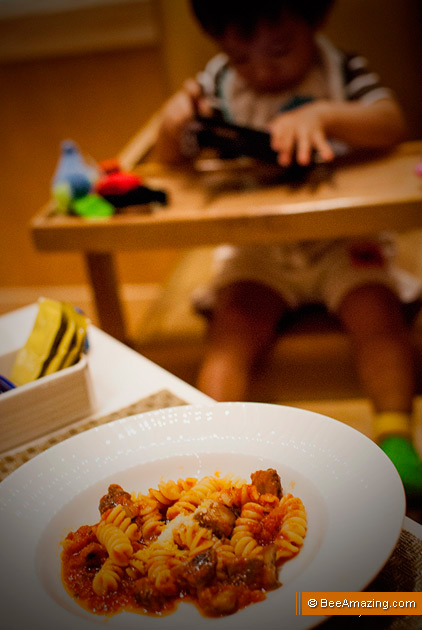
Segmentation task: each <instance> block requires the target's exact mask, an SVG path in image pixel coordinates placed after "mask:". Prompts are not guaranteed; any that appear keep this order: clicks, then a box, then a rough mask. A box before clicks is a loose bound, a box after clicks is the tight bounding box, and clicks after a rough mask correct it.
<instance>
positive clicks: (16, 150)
mask: <svg viewBox="0 0 422 630" xmlns="http://www.w3.org/2000/svg"><path fill="white" fill-rule="evenodd" d="M152 2H153V4H156V8H157V14H156V17H157V24H158V25H159V28H160V32H161V37H160V38H158V39H157V41H153V42H151V41H150V42H148V43H147V44H145V45H140V44H133V45H132V47H119V46H114V47H113V48H112V49H110V50H108V49H107V47H104V48H103V49H102V50H100V51H98V52H96V51H85V52H84V51H79V52H77V54H71V51H69V53H67V54H63V53H62V54H61V55H56V56H53V57H51V56H44V57H42V58H37V57H35V58H32V59H31V58H26V59H23V60H22V59H21V60H8V61H3V62H0V85H1V86H2V98H1V99H0V121H1V125H0V146H1V154H0V169H1V170H0V172H1V176H0V177H1V188H0V221H1V226H2V230H1V245H0V247H1V253H0V256H1V269H2V274H1V278H0V291H1V289H2V287H3V288H4V287H20V286H23V287H24V286H39V285H60V284H81V283H85V282H86V275H85V270H84V266H83V259H82V256H81V255H80V254H65V255H61V254H43V253H40V252H37V251H36V250H35V249H34V246H33V245H32V243H31V240H30V235H29V231H28V223H29V221H30V219H31V217H32V216H33V215H34V213H35V212H37V210H38V209H39V208H40V207H41V206H42V205H43V204H44V203H45V202H46V200H47V199H48V196H49V186H50V179H51V177H52V174H53V172H54V168H55V165H56V161H57V158H58V148H59V144H60V142H61V140H63V139H64V138H72V139H74V140H75V141H76V142H78V143H79V145H80V146H81V148H82V149H83V150H84V151H85V152H87V153H89V154H90V155H92V157H93V158H95V159H97V160H101V159H105V158H108V157H112V156H113V155H115V154H116V153H117V152H118V151H119V150H120V149H121V148H122V146H123V145H124V144H125V143H126V142H127V141H128V140H129V139H130V137H131V136H132V135H133V134H134V133H135V131H136V130H137V129H138V127H139V126H140V125H141V124H142V123H143V122H144V121H145V120H146V119H147V118H148V116H149V115H151V114H152V113H153V112H154V111H155V110H156V109H157V107H158V106H159V105H160V103H162V101H163V99H164V98H165V97H166V96H167V95H168V94H169V93H170V91H172V90H174V89H176V88H177V87H178V86H179V85H180V83H181V82H182V80H183V78H184V77H185V76H188V75H189V74H192V73H194V72H195V71H196V70H198V69H199V68H200V67H201V66H202V64H203V62H204V60H205V59H206V58H207V57H208V56H209V55H210V54H211V53H212V51H213V50H214V46H213V45H212V44H211V43H210V42H209V40H207V39H206V38H204V37H203V35H202V34H201V33H200V32H199V30H198V29H197V28H196V26H195V25H194V24H193V22H192V19H191V17H190V15H189V12H188V8H187V0H152ZM419 5H420V2H419V1H418V0H400V2H399V1H398V0H339V2H338V6H337V8H336V10H335V12H334V14H333V17H332V19H331V20H330V22H329V24H328V32H329V33H330V35H331V36H332V38H333V39H334V40H335V41H338V42H344V43H345V46H346V48H349V49H358V50H361V51H362V52H364V53H365V54H367V55H368V56H369V58H370V59H371V61H372V62H373V65H374V66H375V67H376V68H377V69H378V70H379V72H380V74H381V76H382V77H383V79H384V80H385V82H388V83H390V84H391V85H392V86H393V87H394V88H395V89H396V90H397V92H398V94H399V96H400V99H401V101H402V103H403V106H404V107H405V109H406V111H407V115H408V119H409V123H410V130H411V136H412V137H415V138H416V137H422V116H421V115H420V113H421V111H422V102H421V101H422V94H421V93H422V90H421V89H420V85H421V83H420V60H421V59H422V55H421V44H420V41H419V33H418V32H417V25H418V22H417V17H418V10H419V9H418V7H419ZM419 17H420V16H419ZM175 257H176V252H175V251H166V252H159V253H154V252H149V253H130V254H129V253H126V254H119V255H118V269H119V275H120V277H121V280H122V281H123V282H130V283H145V282H146V283H148V282H157V281H158V282H160V281H161V280H162V279H163V278H164V277H165V275H166V274H167V272H168V270H169V269H170V268H171V265H172V263H173V261H174V260H175Z"/></svg>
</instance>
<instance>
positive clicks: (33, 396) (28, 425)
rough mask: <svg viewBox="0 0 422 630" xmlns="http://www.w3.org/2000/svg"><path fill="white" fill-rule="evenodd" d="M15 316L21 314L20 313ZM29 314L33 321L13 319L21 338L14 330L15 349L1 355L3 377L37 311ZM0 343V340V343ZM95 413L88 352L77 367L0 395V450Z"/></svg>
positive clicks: (8, 372) (11, 363) (24, 338)
mask: <svg viewBox="0 0 422 630" xmlns="http://www.w3.org/2000/svg"><path fill="white" fill-rule="evenodd" d="M16 313H17V314H19V315H20V313H19V311H17V312H16ZM27 313H28V311H27ZM27 313H25V314H27ZM32 313H33V319H32V321H31V319H29V321H28V319H27V318H25V321H24V322H21V319H22V318H21V317H19V316H18V317H17V318H16V322H15V324H16V326H19V323H23V324H24V325H22V327H21V328H22V331H21V332H22V337H21V338H20V331H19V329H17V328H16V326H14V327H13V335H12V336H13V337H14V338H15V341H16V339H19V341H20V345H19V346H18V347H16V349H15V350H12V351H9V352H5V353H3V354H0V374H2V375H3V376H5V377H6V378H10V372H11V370H12V366H13V363H14V360H15V357H16V354H17V352H18V350H19V347H20V346H23V345H24V344H25V341H26V339H27V335H28V334H29V332H30V331H31V329H32V326H33V323H34V321H35V316H36V309H33V311H32V312H30V313H29V314H30V316H31V315H32ZM11 332H12V331H11ZM3 333H4V331H3ZM88 338H89V332H88ZM2 341H3V340H1V339H0V342H2ZM4 345H6V344H3V343H1V345H0V353H1V352H3V349H4ZM9 345H10V344H9ZM1 346H3V348H1ZM9 350H10V348H9ZM94 411H95V401H94V391H93V387H92V383H91V378H90V374H89V352H88V355H83V356H82V358H81V360H80V361H79V362H78V363H77V364H75V365H72V366H71V367H69V368H65V369H64V370H60V371H59V372H56V373H55V374H50V375H48V376H43V377H42V378H39V379H38V380H36V381H33V382H32V383H28V384H27V385H21V386H20V387H16V388H15V389H12V390H10V391H8V392H5V393H3V394H0V451H1V452H4V451H7V450H10V449H13V448H15V447H16V446H19V445H21V444H25V443H27V442H30V441H32V440H34V439H36V438H38V437H41V436H42V435H46V434H48V433H50V432H52V431H55V430H57V429H60V428H62V427H65V426H66V425H68V424H71V423H72V422H75V421H76V420H79V419H81V418H85V417H87V416H90V415H91V414H93V413H94Z"/></svg>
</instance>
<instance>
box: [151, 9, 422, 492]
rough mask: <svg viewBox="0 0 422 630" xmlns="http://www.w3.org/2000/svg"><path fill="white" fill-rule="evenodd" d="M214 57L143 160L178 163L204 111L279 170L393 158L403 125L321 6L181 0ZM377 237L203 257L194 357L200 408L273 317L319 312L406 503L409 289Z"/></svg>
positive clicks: (224, 386)
mask: <svg viewBox="0 0 422 630" xmlns="http://www.w3.org/2000/svg"><path fill="white" fill-rule="evenodd" d="M191 4H192V9H193V12H194V14H195V16H196V18H197V19H198V21H199V23H200V24H201V26H202V27H203V29H204V30H205V32H206V33H207V34H208V35H210V36H211V37H212V38H213V39H214V40H215V41H216V42H217V43H218V45H219V47H220V49H221V51H222V52H221V53H219V54H218V55H217V56H216V57H214V58H213V59H212V60H211V61H210V62H209V63H208V64H207V66H206V68H205V70H204V72H202V73H200V75H199V76H198V77H197V78H196V79H189V80H188V81H186V83H185V85H184V87H183V89H182V90H180V91H179V92H178V93H177V94H175V95H174V96H173V97H172V98H171V99H170V101H169V102H168V104H167V107H166V108H165V111H164V117H163V122H162V125H161V128H160V131H159V137H158V141H157V145H156V155H157V156H158V158H159V159H161V160H163V161H165V162H168V163H181V162H183V161H184V160H187V159H188V156H186V155H184V153H183V142H182V139H183V134H184V132H185V130H186V128H187V125H188V123H189V122H190V121H191V120H192V119H193V118H194V116H195V115H196V113H198V112H199V113H200V114H202V115H211V114H212V112H213V108H215V107H216V106H217V107H218V109H219V111H220V114H221V115H222V116H223V117H224V118H225V119H226V120H227V121H228V122H232V123H236V124H239V125H244V126H249V127H253V128H256V129H261V130H266V131H269V133H270V137H271V146H272V148H273V149H274V150H275V151H276V152H277V154H278V161H279V163H280V165H282V166H285V167H287V166H289V165H290V164H292V162H293V161H296V162H297V163H298V164H300V165H303V166H306V165H308V164H310V162H311V160H312V156H313V154H315V153H317V154H319V157H320V159H321V160H323V161H330V160H333V159H334V157H335V152H334V149H333V146H335V145H334V143H342V145H343V146H346V147H349V148H351V149H353V148H356V149H358V148H365V149H371V148H373V149H382V148H389V147H393V146H394V145H395V144H396V143H398V142H400V141H401V140H402V139H403V138H404V133H405V125H404V120H403V115H402V112H401V110H400V107H399V105H398V103H397V102H396V100H395V98H394V96H393V94H392V93H391V91H390V90H389V89H387V88H385V87H383V86H382V85H381V83H380V81H379V78H378V76H377V75H376V74H374V73H372V72H371V71H370V70H369V69H368V67H367V65H366V61H365V59H364V58H363V57H361V56H359V55H348V54H345V53H344V52H343V51H341V50H339V49H337V48H336V47H334V46H333V45H332V44H331V43H330V42H329V41H328V40H327V39H326V38H325V37H323V36H322V35H321V33H320V30H321V27H322V26H323V24H324V20H325V18H326V16H327V14H328V12H329V10H330V8H331V5H332V0H260V1H259V2H251V3H245V2H243V1H238V0H234V1H233V0H230V1H229V2H227V1H226V0H224V1H222V0H192V3H191ZM393 253H394V243H393V241H392V238H391V236H390V235H384V234H374V235H371V236H369V237H362V238H353V239H335V240H328V239H326V240H315V241H306V242H299V243H288V244H280V245H274V244H262V245H251V246H244V247H234V246H231V245H224V246H221V247H220V248H217V250H216V257H215V276H214V280H213V282H212V286H211V287H209V290H208V292H207V295H206V296H205V298H206V302H207V307H211V312H212V316H211V317H210V322H209V334H208V347H207V350H206V354H205V358H204V361H203V365H202V367H201V370H200V374H199V379H198V386H199V388H200V389H201V390H202V391H204V392H205V393H207V394H208V395H209V396H211V397H212V398H214V399H216V400H219V401H224V400H245V397H246V395H247V389H248V383H249V380H250V379H251V377H252V370H253V367H254V365H255V364H256V362H257V360H258V359H259V358H260V357H261V356H262V354H263V353H264V352H267V351H268V350H269V349H270V348H271V347H272V345H273V344H274V343H275V340H276V337H277V324H278V323H279V322H280V320H281V318H282V317H283V315H284V314H285V313H286V312H287V311H289V310H292V309H297V308H298V307H299V306H300V305H302V304H306V303H316V302H317V303H322V304H325V305H326V306H327V308H328V309H329V310H330V311H331V312H332V313H335V314H336V315H337V317H338V318H339V320H340V322H341V323H342V325H343V327H344V329H345V330H346V331H347V332H348V334H349V335H350V337H351V340H352V343H353V347H354V351H355V354H356V361H357V369H358V372H359V375H360V378H361V381H362V384H363V386H364V388H365V390H366V392H367V394H368V396H369V397H370V399H371V400H372V402H373V407H374V437H375V439H376V440H377V442H378V443H379V445H380V446H381V448H382V449H383V450H384V451H385V452H386V453H387V455H388V456H389V457H390V458H391V459H392V461H393V462H394V464H395V465H396V467H397V469H398V471H399V473H400V475H401V477H402V480H403V483H404V485H405V488H406V491H407V495H408V497H409V498H411V497H412V498H413V497H418V496H419V497H420V496H422V462H421V459H420V457H419V455H418V453H417V451H416V450H415V448H414V446H413V444H412V438H411V429H412V427H411V418H412V408H413V396H414V389H415V374H414V364H413V348H412V344H411V340H410V336H409V330H408V326H407V324H406V322H405V319H404V316H403V309H402V302H403V301H411V300H413V299H416V298H417V297H419V295H420V291H421V287H420V285H419V283H418V282H417V281H416V280H414V279H411V280H409V277H406V278H405V277H404V276H403V275H402V273H401V272H400V270H398V269H396V268H395V267H394V266H393V259H392V256H393Z"/></svg>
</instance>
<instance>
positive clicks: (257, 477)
mask: <svg viewBox="0 0 422 630" xmlns="http://www.w3.org/2000/svg"><path fill="white" fill-rule="evenodd" d="M251 479H252V483H253V485H254V486H255V487H256V489H257V490H258V492H259V494H274V495H275V496H276V497H278V498H279V499H280V498H281V497H282V496H283V489H282V487H281V481H280V476H279V474H278V472H277V471H276V470H274V468H268V469H267V470H257V471H256V472H254V473H252V475H251Z"/></svg>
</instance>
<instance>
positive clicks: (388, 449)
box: [380, 435, 422, 501]
mask: <svg viewBox="0 0 422 630" xmlns="http://www.w3.org/2000/svg"><path fill="white" fill-rule="evenodd" d="M380 447H381V448H382V450H383V451H384V453H385V454H386V455H388V457H389V458H390V459H391V461H392V462H393V464H394V465H395V467H396V468H397V472H398V473H399V475H400V477H401V480H402V482H403V485H404V488H405V490H406V496H407V498H408V501H412V500H414V499H419V500H421V497H422V460H421V458H420V457H419V455H418V453H417V452H416V450H415V448H414V446H413V445H412V443H411V441H410V440H409V439H408V438H405V437H402V436H400V435H391V436H389V437H386V438H384V440H382V442H381V443H380Z"/></svg>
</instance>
